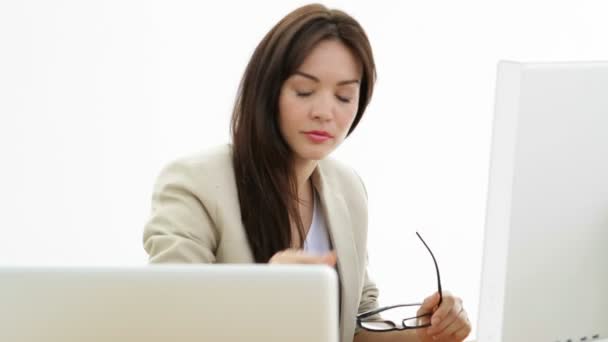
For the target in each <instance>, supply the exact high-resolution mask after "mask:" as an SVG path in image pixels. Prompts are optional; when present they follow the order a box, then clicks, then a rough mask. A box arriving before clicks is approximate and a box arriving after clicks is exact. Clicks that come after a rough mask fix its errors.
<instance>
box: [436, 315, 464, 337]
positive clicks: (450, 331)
mask: <svg viewBox="0 0 608 342" xmlns="http://www.w3.org/2000/svg"><path fill="white" fill-rule="evenodd" d="M467 325H468V320H467V318H466V312H465V311H464V310H461V311H460V312H459V313H458V315H456V317H454V320H453V321H452V323H451V324H450V325H448V326H447V327H445V329H443V330H442V331H441V332H440V333H439V334H437V335H436V336H437V340H439V341H441V340H443V339H448V340H449V337H451V336H454V334H455V333H456V332H457V331H459V330H460V329H462V327H465V326H467Z"/></svg>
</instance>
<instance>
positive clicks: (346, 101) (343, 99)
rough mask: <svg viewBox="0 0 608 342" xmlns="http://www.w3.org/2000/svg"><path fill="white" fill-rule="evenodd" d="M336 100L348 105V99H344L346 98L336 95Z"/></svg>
mask: <svg viewBox="0 0 608 342" xmlns="http://www.w3.org/2000/svg"><path fill="white" fill-rule="evenodd" d="M336 98H337V99H338V100H339V101H340V102H344V103H350V98H348V97H346V96H340V95H336Z"/></svg>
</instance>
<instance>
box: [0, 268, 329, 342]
mask: <svg viewBox="0 0 608 342" xmlns="http://www.w3.org/2000/svg"><path fill="white" fill-rule="evenodd" d="M0 341H10V342H26V341H27V342H37V341H41V342H42V341H44V342H102V341H103V342H108V341H113V342H122V341H124V342H127V341H128V342H136V341H145V342H153V341H159V342H160V341H179V342H194V341H196V342H201V341H218V342H236V341H265V342H279V341H280V342H284V341H291V342H310V341H319V342H337V341H338V281H337V275H336V273H335V271H334V270H333V269H331V268H329V267H327V266H311V265H306V266H304V265H276V266H275V265H272V266H269V265H175V266H167V265H163V266H160V265H153V266H143V267H127V268H17V267H15V268H0Z"/></svg>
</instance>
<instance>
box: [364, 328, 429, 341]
mask: <svg viewBox="0 0 608 342" xmlns="http://www.w3.org/2000/svg"><path fill="white" fill-rule="evenodd" d="M418 341H419V340H418V337H417V336H416V333H415V332H414V331H413V330H403V331H387V332H373V331H367V330H362V331H360V332H359V333H358V334H356V335H355V338H354V339H353V342H418Z"/></svg>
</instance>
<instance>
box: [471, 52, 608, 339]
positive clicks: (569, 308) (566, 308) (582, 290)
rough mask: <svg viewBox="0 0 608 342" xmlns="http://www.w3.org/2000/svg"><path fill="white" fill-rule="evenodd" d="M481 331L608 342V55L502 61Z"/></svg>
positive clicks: (484, 335) (481, 335)
mask: <svg viewBox="0 0 608 342" xmlns="http://www.w3.org/2000/svg"><path fill="white" fill-rule="evenodd" d="M477 338H478V342H490V341H504V342H512V341H517V342H520V341H551V342H557V341H560V342H566V341H571V342H574V341H577V342H578V341H600V340H602V341H604V340H606V341H608V62H570V63H515V62H501V63H499V66H498V75H497V88H496V107H495V119H494V127H493V138H492V156H491V166H490V180H489V186H488V203H487V216H486V227H485V236H484V260H483V270H482V283H481V294H480V308H479V321H478V336H477Z"/></svg>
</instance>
